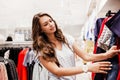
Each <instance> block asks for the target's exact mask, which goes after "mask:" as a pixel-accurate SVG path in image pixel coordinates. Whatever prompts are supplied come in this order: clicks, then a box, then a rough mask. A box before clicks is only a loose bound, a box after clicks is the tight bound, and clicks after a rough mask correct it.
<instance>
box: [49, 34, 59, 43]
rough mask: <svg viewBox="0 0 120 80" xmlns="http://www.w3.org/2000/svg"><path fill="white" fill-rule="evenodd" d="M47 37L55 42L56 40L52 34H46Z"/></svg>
mask: <svg viewBox="0 0 120 80" xmlns="http://www.w3.org/2000/svg"><path fill="white" fill-rule="evenodd" d="M48 38H49V40H50V41H51V42H56V41H58V40H57V39H56V37H55V35H54V34H51V35H48Z"/></svg>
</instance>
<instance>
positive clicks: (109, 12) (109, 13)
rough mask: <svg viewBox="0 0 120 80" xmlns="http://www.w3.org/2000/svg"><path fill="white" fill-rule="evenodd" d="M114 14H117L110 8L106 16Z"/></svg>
mask: <svg viewBox="0 0 120 80" xmlns="http://www.w3.org/2000/svg"><path fill="white" fill-rule="evenodd" d="M113 14H116V13H115V12H112V11H111V10H109V11H108V12H107V13H106V16H107V17H111V16H112V15H113Z"/></svg>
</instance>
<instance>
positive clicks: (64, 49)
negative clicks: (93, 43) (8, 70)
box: [32, 13, 120, 80]
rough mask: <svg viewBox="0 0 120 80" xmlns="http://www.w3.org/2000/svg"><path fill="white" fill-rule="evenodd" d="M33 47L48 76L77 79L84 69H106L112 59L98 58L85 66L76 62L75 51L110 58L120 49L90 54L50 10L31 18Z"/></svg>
mask: <svg viewBox="0 0 120 80" xmlns="http://www.w3.org/2000/svg"><path fill="white" fill-rule="evenodd" d="M32 38H33V49H34V50H35V51H36V52H37V55H39V57H38V58H39V61H40V63H41V64H42V65H43V66H44V67H45V68H46V69H47V70H48V71H49V73H48V77H49V80H75V75H76V74H80V73H83V72H94V73H105V74H106V73H107V71H108V70H110V69H111V63H110V62H105V61H104V62H95V63H93V64H89V65H85V66H83V67H80V66H79V67H78V66H77V67H76V66H75V55H74V54H75V53H76V54H77V55H78V56H79V57H81V58H82V59H83V60H85V61H99V60H105V59H108V58H111V57H113V56H115V55H117V54H118V52H120V50H117V49H116V46H113V47H112V48H111V49H110V50H109V51H107V52H106V53H104V54H87V53H85V52H84V50H81V49H79V47H78V45H77V44H76V43H75V40H74V38H73V37H71V36H70V35H67V34H63V33H62V31H61V30H60V29H59V28H58V26H57V24H56V22H55V20H54V19H53V18H52V17H51V16H50V15H49V14H47V13H38V14H36V15H35V16H34V17H33V22H32Z"/></svg>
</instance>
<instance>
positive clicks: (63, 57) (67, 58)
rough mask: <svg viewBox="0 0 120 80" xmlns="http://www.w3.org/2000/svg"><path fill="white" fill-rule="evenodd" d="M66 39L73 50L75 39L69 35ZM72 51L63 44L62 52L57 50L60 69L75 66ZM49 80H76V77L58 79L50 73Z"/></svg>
mask: <svg viewBox="0 0 120 80" xmlns="http://www.w3.org/2000/svg"><path fill="white" fill-rule="evenodd" d="M65 38H66V39H67V40H68V44H69V46H70V47H71V49H72V45H73V42H74V38H73V37H72V36H70V35H67V34H65ZM71 49H70V48H69V47H68V46H67V45H66V44H62V49H61V50H58V49H56V48H55V51H56V56H57V59H58V61H59V63H60V67H64V68H69V67H74V66H75V55H74V53H73V52H72V50H71ZM48 80H75V75H73V76H62V77H59V78H58V77H57V76H55V75H54V74H52V73H51V72H48Z"/></svg>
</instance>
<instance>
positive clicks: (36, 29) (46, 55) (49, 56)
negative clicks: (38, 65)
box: [32, 13, 69, 65]
mask: <svg viewBox="0 0 120 80" xmlns="http://www.w3.org/2000/svg"><path fill="white" fill-rule="evenodd" d="M43 16H48V17H50V18H51V19H52V20H53V21H54V23H55V26H56V31H55V33H54V35H55V37H56V39H57V40H58V41H60V42H62V43H65V44H67V45H68V43H67V40H66V39H65V37H64V35H63V33H62V31H61V29H59V28H58V26H57V24H56V22H55V20H54V19H53V18H52V17H51V16H50V15H49V14H47V13H38V14H36V15H35V16H34V17H33V20H32V39H33V49H34V50H35V51H36V52H37V53H39V52H40V54H41V55H42V57H43V59H45V60H47V61H53V62H55V63H56V64H57V65H59V62H58V60H57V58H56V53H55V50H54V47H53V43H52V42H51V41H50V40H49V39H48V37H47V35H46V34H45V33H44V32H42V29H41V24H40V18H41V17H43ZM68 46H69V45H68Z"/></svg>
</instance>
